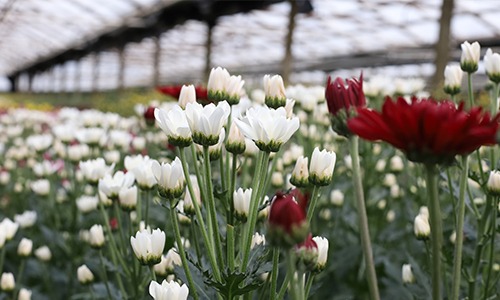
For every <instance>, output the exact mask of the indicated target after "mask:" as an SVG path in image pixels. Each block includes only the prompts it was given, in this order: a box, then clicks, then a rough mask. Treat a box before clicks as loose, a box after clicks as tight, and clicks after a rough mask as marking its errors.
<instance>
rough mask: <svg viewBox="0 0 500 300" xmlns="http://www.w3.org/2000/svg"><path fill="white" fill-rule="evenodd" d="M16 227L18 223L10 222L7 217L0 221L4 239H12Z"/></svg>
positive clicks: (0, 229)
mask: <svg viewBox="0 0 500 300" xmlns="http://www.w3.org/2000/svg"><path fill="white" fill-rule="evenodd" d="M18 228H19V224H17V223H15V222H12V220H11V219H9V218H5V219H3V220H2V222H0V231H1V232H2V233H3V234H4V235H5V241H10V240H12V238H13V237H14V236H15V235H16V232H17V229H18Z"/></svg>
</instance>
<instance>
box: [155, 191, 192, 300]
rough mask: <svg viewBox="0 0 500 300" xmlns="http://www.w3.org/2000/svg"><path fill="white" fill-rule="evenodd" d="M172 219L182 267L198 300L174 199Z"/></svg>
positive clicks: (171, 210)
mask: <svg viewBox="0 0 500 300" xmlns="http://www.w3.org/2000/svg"><path fill="white" fill-rule="evenodd" d="M193 202H196V200H193ZM170 219H171V220H172V225H173V226H174V235H175V241H176V243H177V249H179V255H180V257H181V261H182V267H183V268H184V272H185V273H186V278H187V281H188V285H189V291H190V293H191V295H192V296H193V298H194V299H195V300H198V299H199V298H198V293H197V291H196V286H195V285H194V281H193V277H192V276H191V271H190V270H189V264H188V261H187V258H186V252H185V250H184V245H183V244H182V240H181V231H180V229H179V220H178V216H177V212H176V211H175V204H174V203H173V201H172V202H171V205H170ZM152 273H153V274H154V273H155V272H154V270H153V272H152Z"/></svg>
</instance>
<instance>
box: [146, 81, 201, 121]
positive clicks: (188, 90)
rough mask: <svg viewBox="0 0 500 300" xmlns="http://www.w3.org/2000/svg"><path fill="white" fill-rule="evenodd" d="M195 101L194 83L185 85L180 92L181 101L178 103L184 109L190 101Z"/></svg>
mask: <svg viewBox="0 0 500 300" xmlns="http://www.w3.org/2000/svg"><path fill="white" fill-rule="evenodd" d="M194 102H196V90H195V89H194V85H192V84H191V85H183V86H182V88H181V92H180V94H179V101H178V102H177V103H178V104H179V106H180V107H181V108H182V109H185V108H186V105H187V104H188V103H194ZM155 117H156V110H155Z"/></svg>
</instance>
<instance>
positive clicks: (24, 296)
mask: <svg viewBox="0 0 500 300" xmlns="http://www.w3.org/2000/svg"><path fill="white" fill-rule="evenodd" d="M31 294H32V292H31V291H30V290H28V289H25V288H21V289H20V290H19V295H18V296H17V300H30V299H31Z"/></svg>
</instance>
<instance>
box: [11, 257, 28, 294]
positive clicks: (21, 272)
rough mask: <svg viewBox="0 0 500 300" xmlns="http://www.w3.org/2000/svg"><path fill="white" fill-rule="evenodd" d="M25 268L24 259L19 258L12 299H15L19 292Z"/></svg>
mask: <svg viewBox="0 0 500 300" xmlns="http://www.w3.org/2000/svg"><path fill="white" fill-rule="evenodd" d="M25 266H26V258H25V257H23V258H21V264H20V265H19V270H18V272H17V282H16V287H15V290H14V298H13V299H17V295H18V293H19V290H21V285H22V282H23V275H24V267H25Z"/></svg>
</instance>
